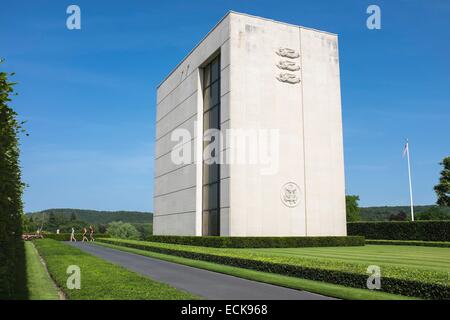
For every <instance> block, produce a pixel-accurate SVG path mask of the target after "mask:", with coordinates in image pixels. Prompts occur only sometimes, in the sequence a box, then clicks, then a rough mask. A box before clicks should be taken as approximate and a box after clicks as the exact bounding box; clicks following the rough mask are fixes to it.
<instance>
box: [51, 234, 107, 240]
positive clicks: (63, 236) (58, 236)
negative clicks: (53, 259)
mask: <svg viewBox="0 0 450 320" xmlns="http://www.w3.org/2000/svg"><path fill="white" fill-rule="evenodd" d="M86 237H87V238H88V239H89V233H88V234H87V235H86ZM97 238H110V235H108V234H100V233H99V234H95V233H94V239H95V240H97ZM44 239H53V240H57V241H69V240H70V233H60V234H56V233H48V234H47V233H45V234H44ZM75 239H77V240H78V241H81V240H82V239H83V234H82V233H75Z"/></svg>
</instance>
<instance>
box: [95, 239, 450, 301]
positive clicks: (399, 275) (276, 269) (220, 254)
mask: <svg viewBox="0 0 450 320" xmlns="http://www.w3.org/2000/svg"><path fill="white" fill-rule="evenodd" d="M99 242H103V243H109V244H114V245H119V246H125V247H130V248H135V249H140V250H147V251H152V252H157V253H162V254H171V255H175V256H180V257H184V258H188V259H195V260H203V261H209V262H213V263H219V264H224V265H230V266H235V267H241V268H247V269H252V270H257V271H264V272H271V273H276V274H282V275H287V276H294V277H299V278H303V279H310V280H316V281H323V282H328V283H334V284H339V285H344V286H350V287H355V288H367V287H366V285H367V278H368V274H367V273H366V268H367V265H365V264H351V263H344V262H340V261H330V260H328V261H324V260H321V259H313V258H304V257H300V258H296V259H291V258H289V257H279V256H277V257H268V256H267V255H258V253H256V252H254V251H246V252H242V251H241V252H237V251H236V249H222V248H221V249H218V248H207V247H194V246H186V245H175V244H167V243H155V242H153V243H151V242H143V241H133V240H121V239H99ZM233 250H234V251H233ZM441 276H442V277H443V278H442V279H440V277H441ZM437 278H439V279H438V280H437ZM381 290H382V291H385V292H389V293H394V294H401V295H406V296H413V297H420V298H425V299H450V287H449V286H448V279H447V274H446V273H445V274H442V273H437V272H433V271H428V270H427V271H425V270H414V269H406V268H400V267H398V268H397V267H390V268H389V269H383V275H382V287H381Z"/></svg>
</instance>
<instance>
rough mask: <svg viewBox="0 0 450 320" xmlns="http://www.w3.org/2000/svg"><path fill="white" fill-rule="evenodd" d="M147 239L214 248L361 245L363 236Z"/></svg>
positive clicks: (159, 237)
mask: <svg viewBox="0 0 450 320" xmlns="http://www.w3.org/2000/svg"><path fill="white" fill-rule="evenodd" d="M147 241H151V242H164V243H174V244H184V245H191V246H201V247H215V248H298V247H345V246H363V245H364V237H191V236H150V237H148V238H147Z"/></svg>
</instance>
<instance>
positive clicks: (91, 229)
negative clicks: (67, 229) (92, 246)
mask: <svg viewBox="0 0 450 320" xmlns="http://www.w3.org/2000/svg"><path fill="white" fill-rule="evenodd" d="M87 232H88V231H87V229H86V227H84V228H83V239H82V240H81V241H82V242H84V241H95V239H94V227H93V226H92V225H90V226H89V239H88V238H87V236H86V235H87ZM70 241H71V242H72V241H75V242H76V241H77V239H76V238H75V229H74V228H72V232H71V233H70Z"/></svg>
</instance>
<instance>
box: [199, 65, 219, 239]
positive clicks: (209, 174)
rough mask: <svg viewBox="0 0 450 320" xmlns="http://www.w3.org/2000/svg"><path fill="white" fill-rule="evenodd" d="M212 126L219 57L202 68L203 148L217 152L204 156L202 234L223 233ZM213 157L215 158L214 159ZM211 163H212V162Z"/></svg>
mask: <svg viewBox="0 0 450 320" xmlns="http://www.w3.org/2000/svg"><path fill="white" fill-rule="evenodd" d="M210 129H218V130H220V56H217V57H216V58H214V59H213V60H212V61H211V62H210V63H209V64H208V65H206V66H205V67H204V69H203V133H204V135H205V136H206V137H207V140H209V141H205V142H204V147H207V146H208V145H209V146H215V148H214V151H213V152H211V154H210V155H209V158H208V157H205V158H204V159H203V214H202V234H203V235H204V236H219V235H220V164H219V163H218V161H214V159H216V160H217V159H219V152H220V145H219V143H220V141H219V140H220V139H219V140H216V139H218V136H217V135H214V134H213V135H211V134H210V132H211V130H210ZM211 160H213V161H211ZM211 162H212V163H211Z"/></svg>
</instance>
